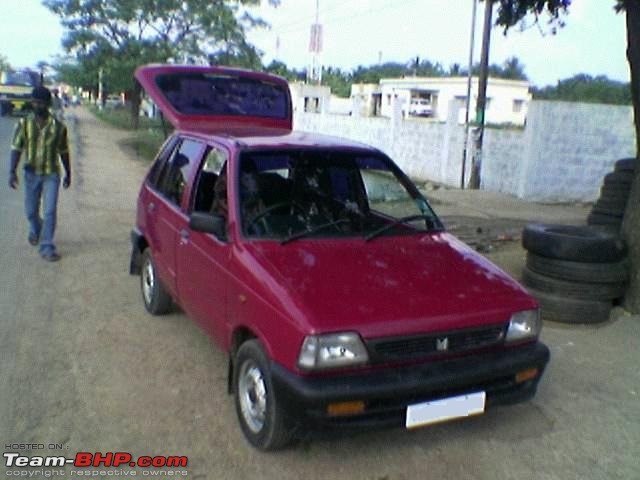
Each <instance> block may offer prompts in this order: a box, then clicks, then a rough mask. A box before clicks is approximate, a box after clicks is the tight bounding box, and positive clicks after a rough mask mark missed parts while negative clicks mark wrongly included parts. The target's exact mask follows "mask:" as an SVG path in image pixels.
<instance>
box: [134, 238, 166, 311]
mask: <svg viewBox="0 0 640 480" xmlns="http://www.w3.org/2000/svg"><path fill="white" fill-rule="evenodd" d="M140 291H141V293H142V301H143V302H144V306H145V308H146V309H147V311H148V312H149V313H150V314H151V315H163V314H165V313H167V312H169V311H170V310H171V296H170V295H169V293H167V290H166V289H165V288H164V286H163V285H162V282H161V281H160V278H158V274H157V271H156V266H155V263H154V261H153V256H152V255H151V249H149V248H146V249H145V250H144V252H142V269H141V272H140Z"/></svg>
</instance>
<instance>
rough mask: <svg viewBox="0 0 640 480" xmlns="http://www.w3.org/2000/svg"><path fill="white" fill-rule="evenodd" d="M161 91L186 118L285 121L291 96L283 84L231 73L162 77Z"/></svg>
mask: <svg viewBox="0 0 640 480" xmlns="http://www.w3.org/2000/svg"><path fill="white" fill-rule="evenodd" d="M156 83H157V85H158V88H159V89H160V90H161V91H162V92H163V94H164V95H165V97H166V98H167V100H168V101H169V103H171V105H172V107H173V108H175V109H176V110H177V111H178V112H179V113H182V114H186V115H238V116H253V117H263V118H277V119H286V118H288V117H289V108H290V105H289V96H288V92H287V91H286V89H285V87H284V86H283V85H280V84H277V83H272V82H269V81H266V80H261V79H257V78H248V77H240V76H235V75H230V74H213V73H205V74H203V73H180V74H167V75H159V76H158V77H157V79H156Z"/></svg>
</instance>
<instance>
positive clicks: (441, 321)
mask: <svg viewBox="0 0 640 480" xmlns="http://www.w3.org/2000/svg"><path fill="white" fill-rule="evenodd" d="M136 77H137V79H138V80H139V81H140V83H141V84H142V85H143V87H144V88H145V89H146V91H147V92H148V94H149V95H150V96H151V97H152V99H153V100H154V102H155V103H156V104H157V105H158V107H159V108H160V110H161V111H162V112H163V114H164V116H165V118H167V119H168V120H169V121H170V122H171V123H172V124H173V125H174V127H175V128H176V130H175V133H174V134H173V135H172V136H171V137H170V138H169V139H168V140H167V141H166V142H165V144H164V146H163V147H162V149H161V150H160V152H159V154H158V157H157V159H156V161H155V162H154V163H153V166H152V167H151V169H150V171H149V173H148V175H147V177H146V179H145V181H144V183H143V185H142V188H141V190H140V195H139V198H138V209H137V225H136V228H135V229H134V231H133V232H132V242H133V252H132V257H131V273H136V274H141V288H142V298H143V301H144V305H145V307H146V308H147V310H148V311H149V312H150V313H151V314H162V313H165V312H167V311H168V310H169V309H170V308H171V305H172V303H174V302H175V303H176V304H178V305H179V306H180V307H181V308H182V309H183V310H184V311H185V312H186V313H187V314H188V315H189V316H190V317H191V318H192V319H193V320H194V321H195V322H196V323H197V324H198V325H199V326H200V327H201V328H202V329H203V330H204V331H205V332H206V333H207V334H208V335H210V336H211V338H212V339H213V340H215V342H216V343H217V344H218V345H219V346H220V347H221V348H222V349H223V350H224V351H225V352H226V353H227V354H228V357H229V391H230V393H232V394H233V395H234V396H235V405H236V410H237V414H238V419H239V422H240V426H241V427H242V430H243V432H244V434H245V436H246V438H247V440H248V441H249V442H250V443H251V444H252V445H254V446H255V447H257V448H259V449H263V450H270V449H276V448H279V447H282V446H284V445H286V444H287V443H288V442H289V441H290V440H291V439H292V438H294V437H296V436H299V435H301V434H307V432H311V431H317V430H323V429H326V428H333V427H339V428H352V427H358V428H360V427H368V426H381V425H387V426H390V425H398V426H403V427H406V428H414V427H419V426H423V425H427V424H431V423H435V422H440V421H443V420H448V419H452V418H460V417H465V416H469V415H475V414H480V413H482V412H483V411H484V410H485V408H486V407H488V406H492V405H495V404H500V403H513V402H517V401H522V400H525V399H528V398H530V397H531V396H533V395H534V393H535V391H536V387H537V384H538V381H539V380H540V378H541V376H542V373H543V371H544V368H545V366H546V364H547V362H548V360H549V350H548V349H547V347H546V346H544V345H543V344H542V343H541V342H539V341H538V336H539V333H540V328H541V320H540V316H539V312H538V304H537V303H536V301H535V300H534V299H533V298H532V297H531V296H529V295H528V294H527V292H526V291H525V290H524V288H522V287H521V286H520V285H519V284H518V283H516V282H515V281H514V280H513V279H511V278H510V277H509V276H508V275H507V274H505V273H504V272H503V271H501V270H500V269H499V268H497V267H496V266H494V265H493V264H491V263H490V262H489V261H487V260H486V259H485V258H484V257H482V256H481V255H479V254H478V253H476V252H475V251H473V250H472V249H471V248H469V247H468V246H467V245H465V244H464V243H462V242H460V241H459V240H457V239H456V238H455V237H453V236H452V235H451V234H449V233H447V232H446V230H445V228H444V227H443V225H442V223H441V222H440V220H439V219H438V217H437V216H436V214H435V213H434V211H433V210H432V209H431V207H430V206H429V204H428V202H427V201H426V200H425V198H424V197H423V196H422V194H421V193H420V192H419V191H418V190H417V188H416V187H415V186H414V184H413V183H412V182H411V180H410V179H409V178H408V177H407V176H406V175H405V174H404V173H403V172H402V171H401V170H400V169H399V168H398V167H397V166H396V165H395V164H394V163H393V162H392V161H391V160H390V159H389V158H388V157H387V156H386V155H385V154H384V153H382V152H380V151H379V150H376V149H374V148H371V147H369V146H366V145H362V144H359V143H355V142H352V141H348V140H343V139H338V138H332V137H326V136H319V135H313V134H309V133H302V132H294V131H292V106H291V99H290V94H289V89H288V85H287V83H286V82H285V81H284V80H283V79H281V78H278V77H274V76H271V75H267V74H264V73H256V72H250V71H244V70H238V69H230V68H220V67H196V66H166V65H164V66H145V67H141V68H139V69H138V70H137V72H136Z"/></svg>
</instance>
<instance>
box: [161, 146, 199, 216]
mask: <svg viewBox="0 0 640 480" xmlns="http://www.w3.org/2000/svg"><path fill="white" fill-rule="evenodd" d="M202 148H203V144H202V143H201V142H198V141H196V140H191V139H184V140H183V141H182V143H181V144H180V145H179V146H178V148H176V149H175V151H174V153H173V155H172V156H171V157H170V158H169V160H168V161H167V164H166V166H165V168H164V169H163V172H162V173H161V175H160V178H159V179H158V191H159V192H160V193H162V194H163V195H164V196H165V197H167V199H169V200H170V201H171V202H172V203H174V204H176V205H180V204H181V203H182V197H183V195H184V192H185V190H186V186H187V183H188V181H189V177H190V175H191V171H192V169H193V168H195V167H196V166H197V165H198V160H200V158H201V157H200V153H201V152H202Z"/></svg>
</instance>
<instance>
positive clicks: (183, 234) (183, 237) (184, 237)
mask: <svg viewBox="0 0 640 480" xmlns="http://www.w3.org/2000/svg"><path fill="white" fill-rule="evenodd" d="M187 242H189V231H188V230H187V229H185V228H183V229H182V230H180V243H187Z"/></svg>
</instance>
